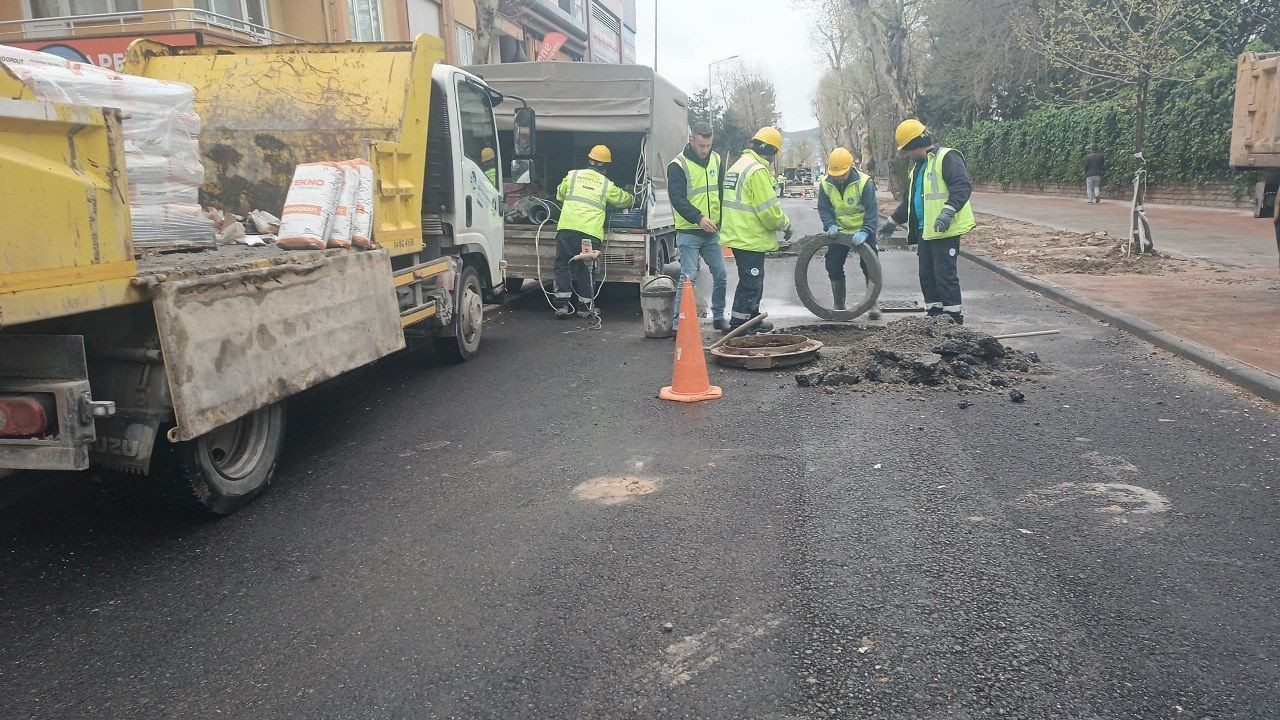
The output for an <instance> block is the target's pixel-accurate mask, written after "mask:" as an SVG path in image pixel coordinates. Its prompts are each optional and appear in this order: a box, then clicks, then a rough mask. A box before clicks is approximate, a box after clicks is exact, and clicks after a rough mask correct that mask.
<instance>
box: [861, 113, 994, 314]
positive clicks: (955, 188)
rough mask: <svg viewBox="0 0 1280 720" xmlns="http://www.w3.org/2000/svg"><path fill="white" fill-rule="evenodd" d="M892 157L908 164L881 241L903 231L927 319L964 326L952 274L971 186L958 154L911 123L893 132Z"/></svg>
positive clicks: (969, 216)
mask: <svg viewBox="0 0 1280 720" xmlns="http://www.w3.org/2000/svg"><path fill="white" fill-rule="evenodd" d="M894 140H895V142H896V143H897V145H898V151H899V152H902V153H905V154H906V156H907V159H908V160H910V161H911V169H910V172H909V173H908V175H907V187H906V189H905V191H904V192H903V193H902V203H901V204H899V205H898V209H897V210H894V211H893V215H892V216H891V217H890V219H889V220H888V221H886V222H885V224H884V226H883V227H881V228H880V234H881V236H882V238H881V239H882V240H883V239H887V238H888V236H889V235H892V234H893V231H894V230H895V229H896V228H897V227H898V226H899V225H906V226H907V244H908V245H916V246H917V247H916V257H917V259H918V260H919V268H920V292H921V293H923V294H924V304H925V308H926V309H927V311H928V314H929V315H930V316H931V317H932V316H936V315H941V314H942V313H946V314H948V315H950V316H951V319H952V320H955V321H956V323H957V324H960V325H963V324H964V308H963V307H962V306H961V302H960V275H959V272H958V271H957V268H956V261H957V257H956V256H957V255H958V254H959V253H960V237H961V236H963V235H964V234H965V233H967V232H969V231H970V230H973V228H974V227H975V226H976V225H977V223H976V221H975V220H974V217H973V207H972V206H971V205H970V204H969V195H970V194H971V193H972V192H973V183H971V182H970V181H969V169H968V168H967V167H966V166H965V164H964V157H963V156H962V155H961V154H960V152H959V151H958V150H955V149H953V148H948V147H942V146H941V145H938V144H937V143H935V142H934V140H933V136H931V135H930V134H929V130H928V128H926V127H925V126H924V123H922V122H920V121H919V120H916V119H915V118H911V119H909V120H904V121H902V123H901V124H899V125H898V129H897V131H896V132H894Z"/></svg>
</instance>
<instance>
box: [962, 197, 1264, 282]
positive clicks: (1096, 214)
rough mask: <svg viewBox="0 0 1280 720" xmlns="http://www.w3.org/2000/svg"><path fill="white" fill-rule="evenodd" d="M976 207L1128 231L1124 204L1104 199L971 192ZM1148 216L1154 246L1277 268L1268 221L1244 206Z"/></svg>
mask: <svg viewBox="0 0 1280 720" xmlns="http://www.w3.org/2000/svg"><path fill="white" fill-rule="evenodd" d="M973 206H974V208H975V209H976V210H978V211H979V212H986V213H991V214H992V215H999V216H1001V217H1006V218H1010V219H1013V220H1021V221H1023V222H1030V223H1036V224H1037V225H1047V226H1049V227H1055V228H1060V229H1062V230H1070V231H1072V232H1081V233H1086V232H1093V231H1095V230H1106V231H1107V232H1108V233H1109V234H1111V236H1113V237H1119V238H1124V237H1127V236H1128V235H1129V203H1128V202H1127V201H1125V202H1122V201H1119V200H1103V201H1102V202H1101V203H1100V204H1098V205H1089V204H1087V203H1086V202H1085V201H1084V199H1083V191H1082V197H1080V198H1066V197H1055V196H1046V195H1018V194H1014V193H974V195H973ZM1147 218H1148V219H1149V220H1150V221H1151V232H1152V234H1153V235H1154V236H1155V244H1156V249H1157V250H1169V251H1172V252H1175V253H1179V254H1182V255H1188V256H1191V257H1196V258H1200V259H1202V260H1207V261H1209V262H1212V263H1216V264H1219V265H1226V266H1228V267H1238V268H1257V269H1268V270H1275V269H1276V236H1275V229H1274V227H1273V226H1272V224H1271V223H1270V222H1268V221H1266V220H1263V219H1258V218H1255V217H1253V215H1252V214H1250V213H1248V212H1245V211H1243V210H1221V209H1216V208H1200V207H1176V206H1173V205H1147Z"/></svg>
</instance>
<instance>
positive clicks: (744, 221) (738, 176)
mask: <svg viewBox="0 0 1280 720" xmlns="http://www.w3.org/2000/svg"><path fill="white" fill-rule="evenodd" d="M780 152H782V133H781V132H779V131H778V129H777V128H775V127H762V128H760V130H758V131H757V132H756V134H755V135H754V136H752V138H751V142H750V143H749V144H748V146H747V149H746V150H744V151H743V153H742V157H740V158H738V161H737V162H736V163H734V164H733V167H731V168H729V172H727V173H725V176H724V199H723V202H722V203H721V205H722V210H721V217H722V222H721V226H720V244H721V245H724V246H725V247H727V248H729V249H731V250H733V260H734V262H735V263H736V264H737V266H738V288H737V289H736V290H735V291H734V293H733V311H732V313H731V314H730V317H731V319H730V321H729V329H730V330H733V329H736V328H737V327H738V326H739V325H741V324H743V323H744V322H746V321H748V320H750V319H751V318H753V317H755V316H756V315H758V314H759V313H760V298H761V297H763V296H764V260H765V255H766V254H767V253H770V252H773V251H774V250H777V249H778V235H777V233H779V232H781V233H782V238H783V239H784V240H790V239H791V218H788V217H787V214H786V213H785V212H783V211H782V205H781V201H780V200H779V199H778V194H777V192H776V191H775V190H774V186H773V173H772V172H770V170H769V163H770V162H771V161H772V160H773V158H775V157H777V155H778V153H780ZM772 329H773V324H772V323H769V322H761V323H760V324H759V325H757V326H756V327H755V328H754V329H752V330H751V331H750V332H768V331H770V330H772Z"/></svg>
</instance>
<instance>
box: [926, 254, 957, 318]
mask: <svg viewBox="0 0 1280 720" xmlns="http://www.w3.org/2000/svg"><path fill="white" fill-rule="evenodd" d="M959 253H960V238H959V237H958V236H957V237H949V238H939V239H937V240H921V241H920V244H919V245H917V246H916V257H917V258H918V259H919V260H920V292H922V293H924V305H925V307H926V308H939V309H941V310H942V311H943V312H960V275H959V274H958V273H957V272H956V260H957V257H956V256H957V255H959Z"/></svg>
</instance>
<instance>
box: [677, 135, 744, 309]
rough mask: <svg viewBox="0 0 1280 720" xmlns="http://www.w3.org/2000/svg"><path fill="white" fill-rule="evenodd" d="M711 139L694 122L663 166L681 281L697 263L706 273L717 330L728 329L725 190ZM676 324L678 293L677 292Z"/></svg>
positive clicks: (694, 274) (692, 272)
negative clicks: (704, 265) (723, 215)
mask: <svg viewBox="0 0 1280 720" xmlns="http://www.w3.org/2000/svg"><path fill="white" fill-rule="evenodd" d="M714 144H715V134H714V132H713V131H712V129H711V126H710V125H708V124H706V123H695V124H694V125H693V127H692V128H691V129H690V131H689V143H688V144H687V145H685V146H684V152H682V153H680V154H679V155H677V156H676V157H675V159H674V160H672V161H671V162H670V163H669V164H668V165H667V194H668V195H669V196H670V197H671V206H672V207H673V208H674V209H675V211H676V247H677V248H679V250H680V279H681V280H688V281H689V282H693V281H694V280H695V279H696V278H697V277H698V265H699V261H700V260H705V261H706V262H707V269H708V270H710V271H711V317H712V323H713V325H714V326H715V329H717V330H721V331H724V330H728V329H729V321H728V320H726V319H725V317H724V309H725V308H724V303H725V292H726V288H727V286H728V273H727V272H726V271H725V269H724V253H722V252H721V251H720V200H721V193H722V192H723V188H724V182H723V180H724V176H723V173H721V165H722V162H721V158H720V154H719V153H717V152H715V151H714V150H712V149H711V147H712V145H714ZM675 317H676V319H677V322H678V320H679V317H680V293H676V314H675Z"/></svg>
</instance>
